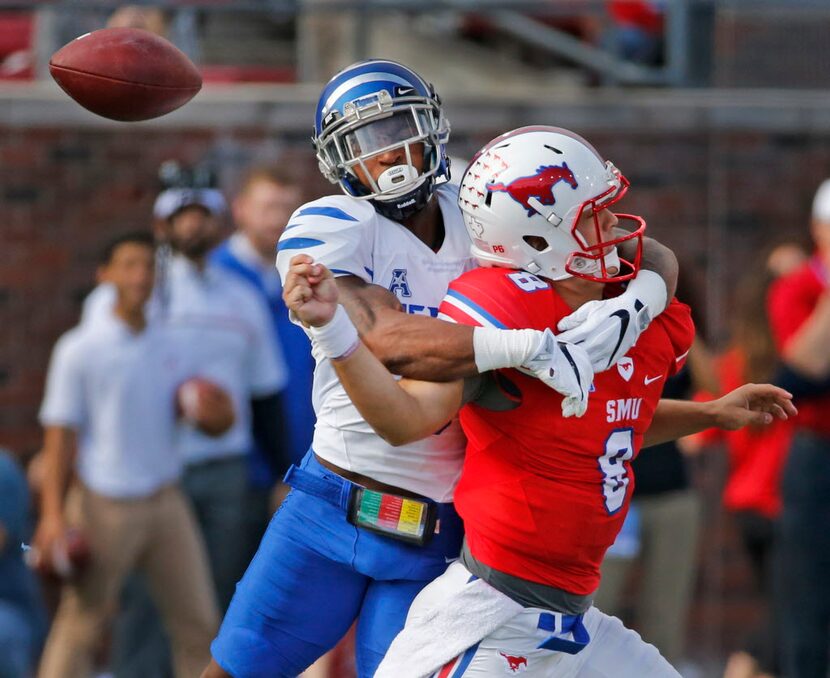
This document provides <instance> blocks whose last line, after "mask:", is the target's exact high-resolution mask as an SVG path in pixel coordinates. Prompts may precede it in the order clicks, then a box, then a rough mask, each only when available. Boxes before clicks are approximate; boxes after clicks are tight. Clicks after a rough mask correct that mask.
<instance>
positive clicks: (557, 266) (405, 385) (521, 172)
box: [284, 126, 792, 678]
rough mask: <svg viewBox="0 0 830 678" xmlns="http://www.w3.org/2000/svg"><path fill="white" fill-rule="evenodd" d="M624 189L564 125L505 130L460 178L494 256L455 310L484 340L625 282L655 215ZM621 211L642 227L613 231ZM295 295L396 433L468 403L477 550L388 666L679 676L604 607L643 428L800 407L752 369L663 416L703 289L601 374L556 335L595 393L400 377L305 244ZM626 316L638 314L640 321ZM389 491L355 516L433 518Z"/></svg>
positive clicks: (449, 303)
mask: <svg viewBox="0 0 830 678" xmlns="http://www.w3.org/2000/svg"><path fill="white" fill-rule="evenodd" d="M627 187H628V182H627V181H626V179H625V178H624V177H623V176H622V175H621V174H620V173H619V171H618V170H617V169H616V168H615V167H614V166H613V165H612V164H611V163H606V162H605V161H603V160H602V159H601V157H600V156H599V155H598V153H597V152H596V151H595V150H594V149H593V148H592V147H591V146H590V145H589V144H588V143H587V142H586V141H585V140H584V139H582V138H581V137H578V136H577V135H575V134H573V133H571V132H568V131H567V130H562V129H558V128H552V127H543V126H536V127H526V128H521V129H518V130H515V131H513V132H509V133H507V134H505V135H502V136H500V137H498V138H497V139H495V140H493V141H492V142H491V143H490V144H488V145H487V146H485V147H484V149H482V151H480V152H479V154H478V155H477V156H476V158H475V159H474V160H473V162H472V163H471V165H470V166H469V167H468V168H467V171H466V172H465V174H464V177H463V179H462V181H461V189H460V193H459V196H460V197H459V205H460V207H461V209H462V212H463V213H464V217H465V223H466V225H467V228H468V231H469V233H470V236H471V239H472V241H473V254H474V255H475V256H476V258H477V259H478V261H479V263H482V264H485V267H483V268H479V269H476V270H473V271H470V272H468V273H465V274H464V275H462V276H461V277H460V278H457V279H456V280H455V281H454V282H452V283H451V284H450V288H449V290H448V292H447V296H446V297H445V299H444V302H443V304H442V306H441V309H440V316H439V317H442V318H444V319H446V320H449V321H453V322H459V323H465V324H470V325H474V326H477V327H476V331H475V333H474V335H473V336H474V342H479V341H488V340H489V339H488V337H491V336H493V335H492V334H488V333H487V332H486V329H487V328H499V329H501V330H504V329H508V330H513V331H514V332H519V333H521V332H528V331H529V330H542V331H546V332H548V333H550V329H551V328H552V327H556V326H557V324H558V323H559V321H560V320H561V319H562V318H564V317H566V316H568V315H570V314H571V313H572V312H573V311H574V310H575V309H581V308H584V307H585V306H587V305H589V304H591V303H593V302H597V301H599V300H601V299H603V298H613V297H614V296H615V295H617V294H619V293H620V291H621V287H620V283H623V282H624V281H626V280H627V279H630V278H631V277H632V276H633V275H634V273H635V272H636V270H637V266H638V261H637V257H635V260H634V261H633V262H625V261H622V260H621V259H620V258H619V257H618V255H617V252H616V245H617V244H618V243H619V242H621V241H624V240H635V241H637V240H639V239H640V238H641V237H642V233H643V231H644V229H645V222H644V221H643V219H642V218H640V217H636V216H633V215H621V214H614V213H613V212H611V211H610V209H609V208H610V207H611V206H612V205H613V204H614V203H616V202H617V201H618V200H619V199H620V198H621V197H622V196H623V195H624V194H625V192H626V189H627ZM620 221H626V222H628V223H630V224H632V225H633V230H631V231H630V232H622V233H621V232H619V231H616V230H615V227H616V226H617V224H618V223H619V222H620ZM487 265H489V267H488V266H487ZM284 293H285V298H286V302H287V304H288V305H289V307H290V308H291V309H292V310H293V312H294V313H295V314H296V315H297V317H298V318H300V319H301V320H302V321H303V322H304V323H306V324H307V325H309V326H310V328H311V329H310V331H311V333H312V335H313V336H314V338H315V340H316V341H317V345H318V346H319V347H320V350H322V351H324V352H325V353H326V354H327V355H329V356H330V357H331V358H332V359H333V364H334V365H335V369H336V370H337V372H338V376H339V377H340V379H341V383H343V385H344V387H345V388H346V390H347V392H348V393H349V395H350V397H351V398H352V401H353V402H354V403H355V405H356V406H357V407H358V409H359V410H360V411H361V414H363V416H364V417H365V418H366V420H367V421H368V422H369V423H370V424H371V425H372V426H373V428H375V430H376V431H377V432H378V433H379V434H380V435H382V436H383V437H384V438H386V439H387V440H388V441H389V442H391V443H393V444H402V443H403V442H405V441H407V440H412V439H418V438H422V437H425V436H427V435H429V434H430V433H431V432H434V431H437V430H440V429H441V428H442V427H443V426H445V425H446V424H447V422H448V421H450V420H451V419H452V418H453V417H454V416H455V414H456V412H457V411H458V410H459V408H460V407H461V406H462V405H463V404H465V403H466V404H465V405H464V407H463V409H462V410H461V414H460V418H461V424H462V426H463V428H464V432H465V433H466V435H467V438H468V446H467V455H466V460H465V464H464V469H463V472H462V475H461V479H460V481H459V484H458V486H457V488H456V492H455V502H456V506H457V509H458V511H459V513H460V515H461V516H462V517H463V519H464V523H465V531H466V542H465V545H464V549H463V552H462V555H461V558H460V560H459V561H457V562H455V563H453V564H452V565H450V567H449V568H448V570H447V572H446V573H445V574H444V575H442V576H441V577H439V578H438V579H437V580H436V581H434V582H433V583H432V584H430V585H429V586H428V587H427V588H426V589H425V590H424V591H423V592H422V593H421V594H420V595H419V596H418V598H417V599H416V601H415V602H414V603H413V606H412V608H411V609H410V613H409V617H408V619H407V625H406V627H405V628H404V630H403V631H402V632H401V634H400V635H399V636H398V637H397V638H396V640H395V641H394V643H393V645H392V647H391V648H390V651H389V653H388V654H387V656H386V658H385V659H384V661H383V662H382V664H381V666H380V667H379V669H378V671H377V673H376V678H384V677H387V678H388V677H392V676H394V677H395V678H402V677H405V676H413V677H414V676H425V675H431V674H433V672H435V673H434V675H436V676H438V677H439V678H448V677H450V676H452V677H453V678H455V677H457V676H461V675H462V674H463V675H465V676H484V675H493V674H494V673H496V672H498V673H502V672H514V673H515V672H517V671H520V670H521V671H526V672H527V673H528V675H535V676H550V675H560V672H562V673H561V675H565V674H567V675H572V673H575V672H577V671H579V670H580V669H581V668H582V667H587V666H590V670H591V672H592V675H595V676H598V677H599V676H632V677H633V676H638V677H639V676H677V675H678V674H677V673H676V672H675V671H674V670H673V669H672V668H671V666H670V665H669V664H668V663H667V662H666V661H665V659H663V658H662V657H661V656H660V654H659V652H658V651H657V650H656V649H655V648H654V647H653V646H651V645H648V644H646V643H645V642H643V641H642V640H641V639H640V637H639V636H638V635H637V634H636V633H634V632H632V631H630V630H628V629H626V628H625V627H624V626H623V625H622V624H621V623H620V622H619V620H617V619H615V618H613V617H609V616H607V615H604V614H602V613H601V612H599V611H598V610H596V608H593V607H592V606H591V594H592V593H593V592H594V590H595V589H596V588H597V586H598V584H599V566H600V563H601V561H602V558H603V555H604V553H605V550H606V549H607V548H608V547H609V546H610V545H611V544H612V543H613V541H614V538H615V537H616V534H617V532H618V531H619V528H620V525H621V524H622V521H623V519H624V517H625V513H626V510H627V507H628V502H629V499H630V495H631V491H632V490H633V478H632V475H631V471H630V461H631V459H632V458H633V457H634V456H635V455H636V452H637V450H638V449H639V448H640V447H641V446H642V445H643V444H644V441H647V442H657V441H660V440H665V439H667V437H671V436H674V435H678V434H682V433H688V432H690V431H691V430H699V428H700V427H704V426H706V425H709V424H712V423H718V424H721V425H728V426H736V425H742V424H744V423H748V421H750V420H753V421H757V422H759V423H760V422H766V423H769V421H771V419H772V415H773V413H774V414H777V415H778V416H781V417H786V416H787V412H786V411H785V409H784V408H786V409H787V410H788V411H790V412H792V408H791V406H790V405H789V401H788V399H787V396H786V393H785V392H784V391H782V390H780V389H776V388H774V387H770V386H760V387H744V388H743V389H742V390H741V392H740V393H739V395H738V396H737V398H736V397H735V396H734V395H733V396H727V397H726V398H725V399H722V400H721V401H717V404H715V405H711V404H707V405H705V406H701V405H699V404H694V403H692V404H687V403H670V402H665V401H664V402H662V403H660V408H661V409H662V410H663V412H662V414H661V416H660V418H659V421H658V423H657V425H652V426H651V428H650V425H651V424H652V419H653V417H654V416H655V412H656V411H657V409H658V402H659V401H660V392H661V390H662V388H661V387H662V382H663V381H664V380H665V379H666V377H668V376H669V375H671V374H673V373H674V372H675V371H676V370H677V369H678V368H679V367H680V366H681V365H682V363H683V360H684V358H685V355H686V353H687V352H688V349H689V346H690V345H691V342H692V338H693V335H694V328H693V325H692V322H691V318H690V316H689V310H688V307H686V306H685V305H683V304H681V303H679V302H677V301H672V302H671V303H670V304H669V306H668V307H667V308H666V310H665V311H663V313H662V314H661V315H660V316H658V317H657V318H655V319H654V320H653V321H652V322H651V324H650V325H649V326H648V328H647V329H646V330H645V331H644V332H643V333H642V334H641V335H640V337H639V339H638V341H637V343H636V345H635V347H634V348H632V349H631V350H630V351H629V352H628V353H627V354H626V356H625V357H623V358H622V359H621V360H620V361H619V362H618V363H616V364H615V365H613V366H612V367H611V368H610V369H607V370H606V371H604V372H599V373H597V374H596V376H594V377H593V379H592V375H591V374H589V373H588V374H586V373H584V372H582V371H578V370H573V369H572V366H571V365H569V364H570V363H572V362H573V361H572V359H571V358H570V356H569V351H570V350H572V349H573V347H572V346H569V345H565V344H561V343H559V342H558V341H557V339H556V337H555V336H554V335H553V334H552V333H550V334H549V343H550V347H549V352H550V353H552V354H554V353H557V352H559V354H561V355H562V360H561V362H560V363H559V364H557V365H555V367H554V368H552V371H559V370H561V372H562V373H564V375H566V377H567V378H572V379H575V380H576V381H577V382H578V383H579V384H580V386H581V388H582V389H584V391H585V394H586V395H587V394H589V393H590V395H589V397H588V399H587V403H584V405H585V406H583V407H580V406H579V403H575V402H574V401H573V399H572V398H563V397H562V396H561V395H559V394H558V393H556V392H554V391H551V392H550V394H549V393H546V392H545V390H550V389H546V387H545V386H544V385H543V384H542V382H540V381H539V380H538V379H535V378H532V377H531V376H529V375H527V374H524V373H522V372H520V371H517V370H512V369H510V370H497V371H495V372H491V373H488V374H485V375H481V376H479V377H477V378H475V379H471V380H467V381H466V382H461V381H455V382H449V383H445V384H438V383H429V382H416V381H407V380H402V381H401V382H398V381H396V380H395V379H394V377H393V376H392V375H391V374H390V373H389V372H388V371H387V370H386V368H385V367H383V366H382V364H381V363H380V362H378V361H377V360H376V359H375V358H374V357H373V356H372V355H371V354H370V353H369V351H368V349H366V348H365V347H364V346H362V345H361V344H360V343H359V341H357V332H356V330H355V329H354V327H353V325H351V324H350V321H349V320H348V318H347V317H346V315H345V311H343V310H341V309H340V308H339V307H337V306H336V303H337V288H336V286H335V285H334V284H333V281H332V278H331V274H330V273H329V272H328V271H327V270H326V269H325V268H324V267H323V266H321V265H319V264H313V263H312V262H311V260H310V258H309V257H307V256H303V255H301V256H298V257H295V258H294V260H292V270H291V271H290V274H289V276H288V277H287V280H286V284H285V292H284ZM618 317H619V319H620V323H621V324H622V325H625V324H627V323H629V322H641V321H642V319H641V318H638V317H636V316H635V317H631V315H630V314H629V313H628V312H620V314H619V315H618ZM560 329H561V328H560ZM479 330H485V331H483V332H480V331H479ZM753 410H755V411H753ZM716 412H717V413H718V414H716ZM573 415H576V417H577V418H570V417H572V416H573ZM580 417H581V418H580ZM566 419H567V420H566ZM727 420H728V421H727ZM369 499H371V497H369ZM387 504H388V505H384V504H381V505H379V506H375V505H372V504H371V501H367V493H366V492H364V493H363V494H362V495H360V498H359V499H358V500H357V501H356V502H355V507H354V508H355V510H354V512H353V514H352V519H353V521H354V522H356V524H359V525H363V526H366V525H367V524H368V525H371V526H373V527H374V528H375V529H377V530H381V531H382V530H383V529H384V524H385V523H386V522H388V521H390V520H393V521H395V522H396V524H397V525H398V526H399V528H400V525H401V524H406V525H410V524H411V525H412V530H413V534H417V532H418V530H419V526H420V525H421V523H422V522H423V521H424V520H429V516H424V515H421V514H418V515H415V514H412V513H411V512H410V511H409V507H408V506H407V500H406V498H405V497H401V498H400V501H399V502H397V504H396V505H395V506H392V505H391V503H389V502H387ZM439 529H440V526H439ZM592 639H593V640H592ZM552 672H555V673H552Z"/></svg>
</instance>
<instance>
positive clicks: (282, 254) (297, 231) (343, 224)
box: [277, 196, 375, 282]
mask: <svg viewBox="0 0 830 678" xmlns="http://www.w3.org/2000/svg"><path fill="white" fill-rule="evenodd" d="M374 218H375V212H374V209H372V207H371V206H370V205H368V204H364V203H361V202H358V201H356V200H350V199H348V198H345V197H340V196H337V197H327V198H321V199H319V200H315V201H314V202H311V203H307V204H306V205H303V206H302V207H301V208H300V209H298V210H297V211H296V212H294V214H292V215H291V219H289V221H288V225H287V226H286V227H285V231H284V232H283V234H282V236H281V237H280V241H279V244H278V245H277V270H278V271H279V273H280V278H281V279H282V280H283V281H285V276H286V273H287V272H288V267H289V264H290V262H291V259H292V258H293V257H294V256H295V255H297V254H307V255H309V256H310V257H313V258H314V260H315V261H316V262H319V263H322V264H325V265H326V266H327V267H328V269H329V270H330V271H331V272H332V273H333V274H334V275H335V276H341V275H354V276H357V277H358V278H360V279H361V280H365V281H366V282H372V248H373V247H372V246H373V238H372V224H373V221H374Z"/></svg>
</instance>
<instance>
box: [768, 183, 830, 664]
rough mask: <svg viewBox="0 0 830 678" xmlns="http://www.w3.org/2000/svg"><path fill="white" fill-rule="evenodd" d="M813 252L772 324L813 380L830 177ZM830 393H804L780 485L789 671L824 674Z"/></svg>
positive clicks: (777, 296)
mask: <svg viewBox="0 0 830 678" xmlns="http://www.w3.org/2000/svg"><path fill="white" fill-rule="evenodd" d="M811 234H812V236H813V241H814V242H815V252H814V254H813V256H812V257H811V258H810V259H809V260H808V261H807V262H806V263H805V264H804V265H803V266H801V267H800V268H798V269H797V270H795V271H793V272H792V273H790V274H789V275H786V276H784V277H782V278H780V279H779V280H777V281H776V282H775V284H774V285H773V287H772V288H771V290H770V294H769V298H768V311H769V318H770V325H771V327H772V331H773V336H774V337H775V341H776V345H777V347H778V350H779V353H780V355H781V358H782V359H783V361H784V363H785V365H786V366H787V367H789V368H790V369H791V370H793V371H794V372H796V373H797V374H799V375H801V376H803V377H805V378H807V379H810V380H814V381H818V380H822V379H826V378H827V376H828V375H830V292H828V282H829V281H830V180H827V181H825V182H824V183H823V184H822V185H821V186H820V187H819V189H818V191H817V193H816V196H815V199H814V201H813V214H812V224H811ZM828 413H830V395H827V394H825V395H820V396H817V397H815V398H813V399H809V400H805V401H804V403H803V405H802V407H801V408H800V412H799V415H798V418H797V419H796V420H795V421H794V422H793V423H794V428H795V433H794V437H793V441H792V444H791V445H790V451H789V455H788V457H787V461H786V462H785V465H784V474H783V480H782V486H781V492H782V502H783V506H782V511H781V517H780V520H779V524H780V547H781V548H780V550H779V554H780V558H781V562H780V567H778V568H776V572H777V574H778V576H779V577H780V581H779V584H780V590H781V632H782V641H783V642H782V661H783V668H784V672H785V673H786V675H788V676H789V675H791V676H797V677H798V678H812V677H813V676H815V677H817V678H819V677H820V678H825V676H826V675H827V670H828V653H829V652H830V587H828V586H827V577H828V575H830V530H828V525H830V416H828Z"/></svg>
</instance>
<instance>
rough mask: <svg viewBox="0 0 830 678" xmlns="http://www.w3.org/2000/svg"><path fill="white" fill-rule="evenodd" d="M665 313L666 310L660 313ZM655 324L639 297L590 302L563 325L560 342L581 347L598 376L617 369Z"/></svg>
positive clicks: (569, 317)
mask: <svg viewBox="0 0 830 678" xmlns="http://www.w3.org/2000/svg"><path fill="white" fill-rule="evenodd" d="M660 310H662V309H660ZM650 322H651V312H650V311H649V308H648V306H646V305H645V304H644V303H643V302H642V301H641V300H640V299H638V298H637V297H636V296H635V295H633V294H629V293H628V292H624V293H623V294H621V295H620V296H618V297H614V298H613V299H605V300H603V301H589V302H588V303H586V304H583V305H582V306H580V307H579V308H578V309H577V310H576V311H574V312H573V313H571V314H570V315H569V316H565V317H564V318H562V320H560V321H559V324H558V325H557V328H558V329H559V330H560V334H559V335H557V336H558V338H559V340H560V341H568V342H570V343H572V344H576V345H578V346H580V347H581V348H582V349H583V350H584V351H585V352H586V353H587V354H588V357H589V358H590V360H591V366H592V367H593V368H594V371H596V372H603V371H605V370H607V369H608V368H609V367H611V366H612V365H615V364H616V363H617V362H618V361H619V359H620V358H622V357H623V356H624V355H625V354H626V353H628V350H629V349H630V348H631V347H632V346H634V344H635V343H636V341H637V339H638V338H639V336H640V335H641V334H642V333H643V331H644V330H645V329H646V328H647V327H648V325H649V323H650Z"/></svg>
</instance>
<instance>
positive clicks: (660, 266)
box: [619, 231, 680, 316]
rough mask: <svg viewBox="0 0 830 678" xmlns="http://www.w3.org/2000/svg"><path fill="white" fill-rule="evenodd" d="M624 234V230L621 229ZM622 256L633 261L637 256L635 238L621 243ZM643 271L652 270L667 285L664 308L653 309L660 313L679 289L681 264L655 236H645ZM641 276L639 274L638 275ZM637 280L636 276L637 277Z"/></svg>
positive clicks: (641, 265) (641, 268) (642, 258)
mask: <svg viewBox="0 0 830 678" xmlns="http://www.w3.org/2000/svg"><path fill="white" fill-rule="evenodd" d="M620 235H622V231H620ZM619 248H620V256H622V257H623V258H624V259H628V260H629V261H631V260H632V259H633V258H635V257H636V255H637V252H636V242H635V241H633V240H625V241H623V242H621V243H620V244H619ZM640 270H641V271H652V272H653V273H656V274H657V275H659V276H660V278H662V280H663V283H664V284H665V285H666V301H665V302H664V303H663V308H654V309H652V313H653V315H655V316H656V315H658V314H659V313H660V312H661V311H662V310H663V309H664V308H665V307H666V303H668V300H669V299H671V298H672V297H673V296H674V295H675V292H676V291H677V276H678V274H679V273H680V265H679V264H678V263H677V257H676V256H675V254H674V252H672V251H671V250H670V249H669V248H668V247H666V246H665V245H663V244H661V243H659V242H657V241H656V240H655V239H654V238H647V237H644V238H643V253H642V257H641V259H640ZM638 277H639V276H638ZM635 280H636V278H635Z"/></svg>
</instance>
